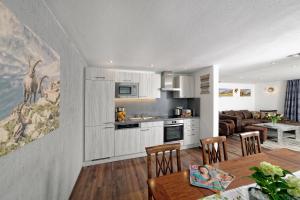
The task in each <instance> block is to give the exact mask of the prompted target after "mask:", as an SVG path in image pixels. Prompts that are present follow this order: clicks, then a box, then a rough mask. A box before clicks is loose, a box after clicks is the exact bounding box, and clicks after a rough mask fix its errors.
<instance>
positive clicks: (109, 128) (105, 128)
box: [104, 127, 115, 129]
mask: <svg viewBox="0 0 300 200" xmlns="http://www.w3.org/2000/svg"><path fill="white" fill-rule="evenodd" d="M104 128H105V129H110V128H115V127H104Z"/></svg>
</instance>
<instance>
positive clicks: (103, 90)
mask: <svg viewBox="0 0 300 200" xmlns="http://www.w3.org/2000/svg"><path fill="white" fill-rule="evenodd" d="M114 98H115V83H114V81H105V80H104V81H103V80H101V81H98V80H86V81H85V125H86V126H96V125H103V124H111V123H113V122H114V121H115V116H114V115H115V103H114Z"/></svg>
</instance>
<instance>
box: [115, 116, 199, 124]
mask: <svg viewBox="0 0 300 200" xmlns="http://www.w3.org/2000/svg"><path fill="white" fill-rule="evenodd" d="M194 118H199V116H193V117H153V118H151V119H140V120H130V119H127V120H125V121H123V122H115V125H125V124H138V123H143V122H157V121H166V120H179V119H194Z"/></svg>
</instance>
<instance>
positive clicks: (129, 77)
mask: <svg viewBox="0 0 300 200" xmlns="http://www.w3.org/2000/svg"><path fill="white" fill-rule="evenodd" d="M114 72H115V82H121V83H126V82H127V83H138V82H139V73H136V72H130V71H114Z"/></svg>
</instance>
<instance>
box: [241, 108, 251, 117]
mask: <svg viewBox="0 0 300 200" xmlns="http://www.w3.org/2000/svg"><path fill="white" fill-rule="evenodd" d="M242 113H243V115H244V118H245V119H251V118H252V113H251V112H250V111H248V110H246V111H242Z"/></svg>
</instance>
